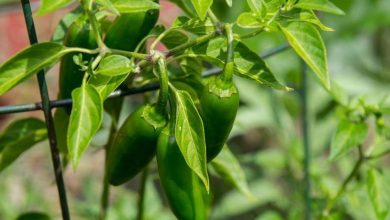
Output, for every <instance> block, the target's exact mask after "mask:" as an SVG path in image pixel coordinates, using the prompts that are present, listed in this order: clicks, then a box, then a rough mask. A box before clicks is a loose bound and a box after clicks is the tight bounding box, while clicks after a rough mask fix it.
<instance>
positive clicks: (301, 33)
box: [280, 22, 330, 89]
mask: <svg viewBox="0 0 390 220" xmlns="http://www.w3.org/2000/svg"><path fill="white" fill-rule="evenodd" d="M280 28H281V29H282V31H283V33H284V35H285V37H286V38H287V41H288V42H289V43H290V45H291V47H292V48H293V49H294V50H295V52H296V53H297V54H298V55H299V56H300V57H301V58H302V59H303V60H304V61H305V62H306V63H307V65H308V66H309V67H310V68H311V69H312V70H313V71H314V73H315V74H317V76H318V78H319V79H320V80H321V82H322V83H323V85H324V86H325V88H327V89H329V88H330V82H329V73H328V61H327V58H326V48H325V44H324V42H323V40H322V37H321V35H320V33H319V32H318V30H317V29H316V28H314V27H313V26H312V25H311V24H308V23H305V22H291V23H290V24H288V25H287V26H282V25H281V26H280Z"/></svg>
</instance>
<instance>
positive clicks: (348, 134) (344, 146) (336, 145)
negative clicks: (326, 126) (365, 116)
mask: <svg viewBox="0 0 390 220" xmlns="http://www.w3.org/2000/svg"><path fill="white" fill-rule="evenodd" d="M367 132H368V127H367V124H366V123H364V122H351V121H348V120H345V119H344V120H342V121H340V123H339V125H338V126H337V130H336V133H335V136H334V137H333V139H332V145H331V151H330V157H329V159H330V160H336V159H338V158H340V157H342V156H343V155H345V154H347V153H348V152H349V151H350V150H351V149H352V148H354V147H357V146H358V145H360V144H362V143H363V142H364V140H365V139H366V136H367Z"/></svg>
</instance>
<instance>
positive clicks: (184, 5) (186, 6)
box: [169, 0, 196, 17]
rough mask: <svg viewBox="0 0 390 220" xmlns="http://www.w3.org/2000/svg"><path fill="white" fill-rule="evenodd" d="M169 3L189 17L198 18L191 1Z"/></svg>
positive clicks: (181, 0) (179, 0) (182, 0)
mask: <svg viewBox="0 0 390 220" xmlns="http://www.w3.org/2000/svg"><path fill="white" fill-rule="evenodd" d="M169 1H170V2H173V3H175V4H176V5H177V6H179V7H180V8H181V9H182V10H183V11H184V12H185V13H186V14H187V15H189V16H191V17H195V16H196V11H195V8H194V6H193V5H192V4H191V2H190V1H188V0H169Z"/></svg>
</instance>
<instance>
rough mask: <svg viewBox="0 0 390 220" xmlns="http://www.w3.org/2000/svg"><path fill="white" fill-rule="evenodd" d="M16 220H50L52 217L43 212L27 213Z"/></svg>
mask: <svg viewBox="0 0 390 220" xmlns="http://www.w3.org/2000/svg"><path fill="white" fill-rule="evenodd" d="M16 220H50V217H49V216H48V215H47V214H46V213H43V212H35V211H33V212H26V213H23V214H21V215H19V216H18V217H17V218H16Z"/></svg>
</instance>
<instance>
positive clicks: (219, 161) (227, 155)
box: [211, 145, 254, 199]
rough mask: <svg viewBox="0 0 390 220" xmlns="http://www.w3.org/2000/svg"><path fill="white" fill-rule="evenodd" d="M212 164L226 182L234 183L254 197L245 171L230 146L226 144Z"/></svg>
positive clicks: (238, 188)
mask: <svg viewBox="0 0 390 220" xmlns="http://www.w3.org/2000/svg"><path fill="white" fill-rule="evenodd" d="M211 165H212V166H213V168H214V169H215V171H217V173H218V174H219V176H221V177H222V178H223V179H224V180H225V181H226V182H228V183H230V184H232V185H233V186H234V187H235V188H236V189H237V190H238V191H239V192H241V193H242V194H244V195H245V196H247V197H248V198H251V199H253V198H254V196H253V195H252V193H251V192H250V190H249V187H248V182H247V180H246V178H245V173H244V171H243V169H242V168H241V165H240V163H239V162H238V160H237V158H236V157H235V156H234V154H233V153H232V152H231V151H230V150H229V147H228V146H226V145H225V146H224V147H223V149H222V151H221V152H220V153H219V154H218V156H217V157H216V158H215V159H213V160H212V162H211Z"/></svg>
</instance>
